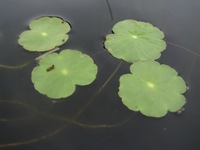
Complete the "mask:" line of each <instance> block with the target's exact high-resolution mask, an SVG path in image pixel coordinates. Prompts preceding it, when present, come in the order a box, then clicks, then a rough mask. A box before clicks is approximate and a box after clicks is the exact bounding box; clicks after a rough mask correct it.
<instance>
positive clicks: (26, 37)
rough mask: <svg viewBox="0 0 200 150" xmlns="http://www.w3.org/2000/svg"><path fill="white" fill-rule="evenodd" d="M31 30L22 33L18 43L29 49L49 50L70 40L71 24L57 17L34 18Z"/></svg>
mask: <svg viewBox="0 0 200 150" xmlns="http://www.w3.org/2000/svg"><path fill="white" fill-rule="evenodd" d="M29 27H30V30H28V31H24V32H22V33H21V34H20V36H19V40H18V43H19V44H20V45H21V46H23V47H24V49H26V50H28V51H40V52H41V51H48V50H51V49H53V48H55V47H57V46H60V45H62V44H64V43H65V42H66V41H67V40H68V35H67V33H68V32H69V31H70V25H69V24H68V23H67V22H65V21H64V20H62V19H60V18H57V17H42V18H39V19H36V20H33V21H32V22H31V23H30V25H29Z"/></svg>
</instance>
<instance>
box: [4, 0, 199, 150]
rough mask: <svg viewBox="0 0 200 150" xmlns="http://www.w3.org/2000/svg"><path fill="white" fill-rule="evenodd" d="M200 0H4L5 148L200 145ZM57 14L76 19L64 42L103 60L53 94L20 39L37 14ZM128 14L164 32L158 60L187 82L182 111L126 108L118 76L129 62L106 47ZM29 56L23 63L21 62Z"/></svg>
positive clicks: (181, 149) (178, 149) (129, 149)
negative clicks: (79, 82) (70, 89)
mask: <svg viewBox="0 0 200 150" xmlns="http://www.w3.org/2000/svg"><path fill="white" fill-rule="evenodd" d="M199 13H200V2H199V1H198V0H191V1H187V0H168V1H166V0H149V1H145V0H124V1H121V0H57V1H54V0H43V1H41V0H34V1H27V0H19V1H11V0H1V2H0V52H1V53H0V65H1V67H0V149H9V150H25V149H29V150H43V149H49V150H55V149H59V150H66V149H69V150H94V149H95V150H110V149H115V150H121V149H123V150H134V149H137V150H138V149H139V150H146V149H148V150H156V149H158V150H160V149H162V150H169V149H171V150H188V149H191V150H199V149H200V144H199V138H200V132H198V131H199V130H200V119H199V118H200V109H199V106H200V101H199V99H200V92H199V89H200V78H199V77H200V69H199V68H200V44H199V43H200V42H199V40H200V30H199V27H200V20H199V19H198V18H199ZM41 16H60V17H62V18H63V19H65V20H66V21H68V22H70V24H71V25H72V30H71V31H70V33H69V36H70V38H69V41H68V42H67V43H66V44H64V45H63V46H61V47H60V48H61V49H65V48H70V49H77V50H80V51H82V52H83V53H86V54H88V55H90V56H91V57H92V58H93V59H94V62H95V63H96V64H97V65H98V68H99V72H98V75H97V79H96V80H95V81H94V82H93V83H92V84H90V85H89V86H85V87H80V86H78V87H77V89H76V92H75V93H74V94H73V95H72V96H70V97H68V98H65V99H61V100H59V101H52V100H51V99H49V98H47V97H46V96H44V95H41V94H39V93H38V92H37V91H36V90H35V89H34V87H33V84H32V82H31V71H32V69H33V68H34V67H35V66H36V65H37V64H36V62H34V61H32V60H34V59H35V58H36V57H38V56H39V55H40V54H39V53H34V52H27V51H25V50H24V49H23V48H22V47H21V46H19V45H18V43H17V39H18V36H19V34H20V33H21V32H22V31H24V30H27V29H28V24H29V22H30V21H31V20H32V19H35V18H38V17H41ZM124 19H136V20H139V21H145V22H150V23H152V24H154V25H155V26H157V27H159V28H160V29H161V30H162V31H163V32H164V33H165V35H166V38H165V40H166V41H167V49H166V50H165V51H164V52H163V53H162V56H161V58H160V59H159V60H158V61H159V62H160V63H165V64H167V65H170V66H171V67H173V68H174V69H176V70H177V71H178V73H179V75H180V76H182V77H183V78H184V80H185V81H186V83H187V85H188V88H189V89H188V91H187V92H186V94H185V97H186V99H187V103H186V105H185V106H184V109H185V110H184V111H183V112H179V113H168V114H167V116H165V117H163V118H161V119H154V118H148V117H145V116H143V115H141V114H140V113H134V112H132V111H129V110H128V109H127V108H126V107H125V106H124V105H123V104H122V102H121V100H120V98H119V97H118V94H117V93H118V86H119V77H120V76H121V75H122V74H125V73H128V72H129V66H130V64H128V63H125V62H123V63H122V64H121V65H120V66H119V64H120V61H119V60H117V59H115V58H113V57H112V56H111V55H110V54H109V53H108V51H106V50H105V49H104V47H103V42H104V40H105V36H106V35H107V34H109V33H110V32H111V28H112V26H113V25H114V24H115V23H116V22H118V21H121V20H124ZM29 61H31V63H29V64H28V65H26V66H25V67H18V68H15V67H14V68H13V67H10V68H4V66H3V65H6V66H19V65H22V64H26V63H27V62H29ZM52 86H53V85H52Z"/></svg>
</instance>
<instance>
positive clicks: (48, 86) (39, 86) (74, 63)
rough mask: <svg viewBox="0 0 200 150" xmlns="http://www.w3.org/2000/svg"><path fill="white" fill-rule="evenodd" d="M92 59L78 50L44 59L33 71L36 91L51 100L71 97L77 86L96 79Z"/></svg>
mask: <svg viewBox="0 0 200 150" xmlns="http://www.w3.org/2000/svg"><path fill="white" fill-rule="evenodd" d="M96 74H97V66H96V65H95V64H94V62H93V60H92V58H90V57H89V56H88V55H86V54H82V53H81V52H79V51H77V50H69V49H68V50H67V49H66V50H63V51H61V52H60V54H57V53H52V54H50V55H47V56H46V57H44V58H42V59H41V60H40V62H39V66H37V67H35V68H34V69H33V71H32V82H33V83H34V86H35V89H36V90H37V91H39V92H40V93H42V94H45V95H47V96H48V97H50V98H55V99H57V98H63V97H68V96H70V95H71V94H72V93H73V92H74V91H75V88H76V85H88V84H90V83H91V82H93V80H94V79H95V78H96Z"/></svg>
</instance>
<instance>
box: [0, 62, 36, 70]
mask: <svg viewBox="0 0 200 150" xmlns="http://www.w3.org/2000/svg"><path fill="white" fill-rule="evenodd" d="M32 62H33V60H30V61H28V62H25V63H23V64H21V65H18V66H9V65H2V64H0V68H4V69H13V70H15V69H21V68H24V67H26V66H28V65H29V64H30V63H32Z"/></svg>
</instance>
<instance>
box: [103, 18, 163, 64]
mask: <svg viewBox="0 0 200 150" xmlns="http://www.w3.org/2000/svg"><path fill="white" fill-rule="evenodd" d="M112 31H113V34H109V35H107V36H106V41H105V47H106V49H107V50H108V51H109V52H110V53H111V54H112V55H113V56H114V57H116V58H119V59H123V60H124V61H127V62H131V63H133V62H136V61H141V60H156V59H158V58H159V57H160V53H161V52H162V51H163V50H164V49H165V48H166V43H165V41H164V40H163V38H164V33H163V32H162V31H161V30H159V29H158V28H157V27H154V26H153V25H152V24H150V23H146V22H140V21H136V20H124V21H120V22H118V23H116V24H115V25H114V27H113V29H112Z"/></svg>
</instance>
